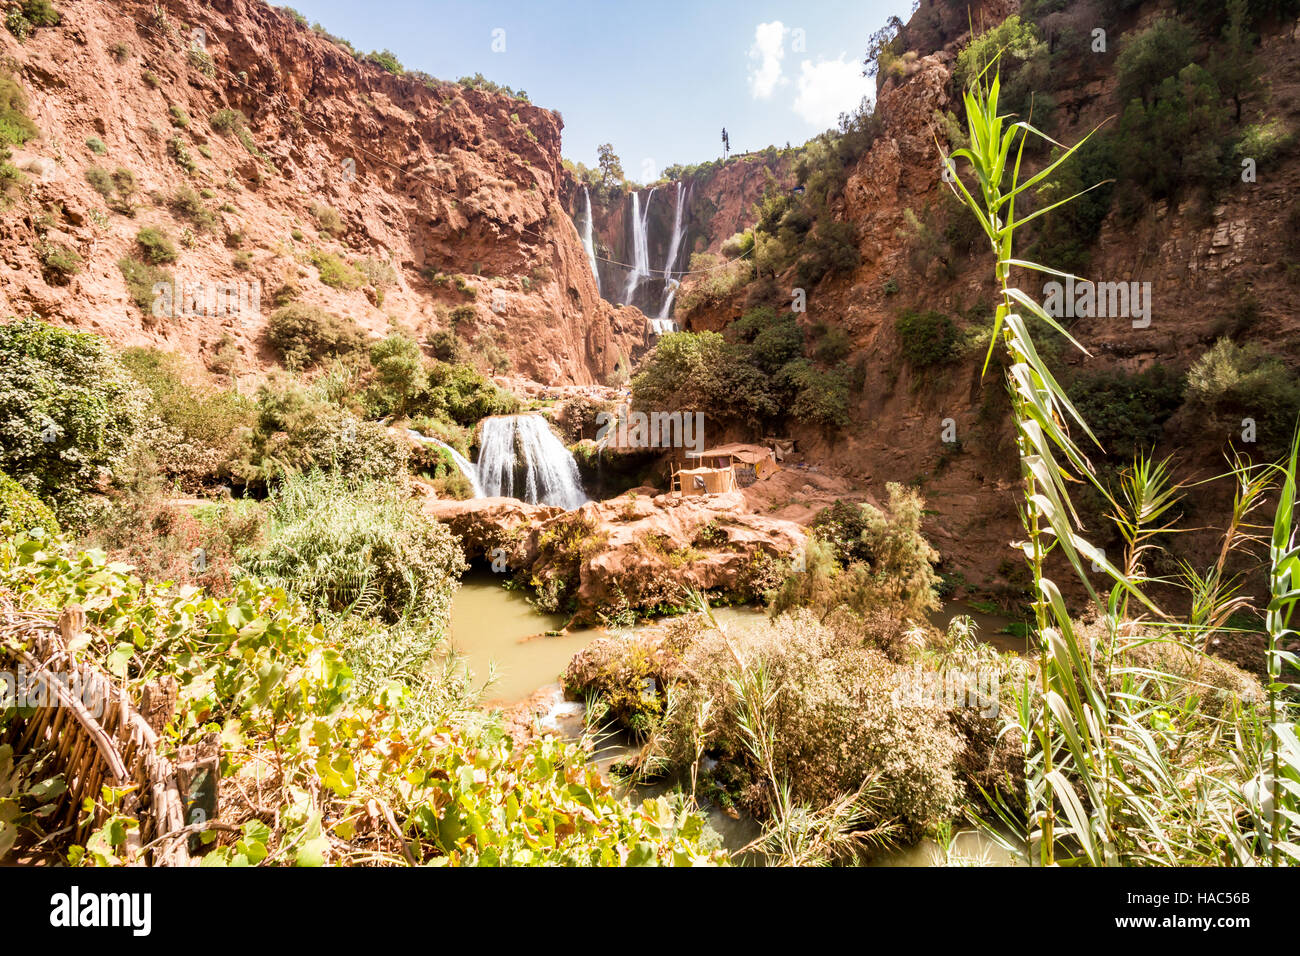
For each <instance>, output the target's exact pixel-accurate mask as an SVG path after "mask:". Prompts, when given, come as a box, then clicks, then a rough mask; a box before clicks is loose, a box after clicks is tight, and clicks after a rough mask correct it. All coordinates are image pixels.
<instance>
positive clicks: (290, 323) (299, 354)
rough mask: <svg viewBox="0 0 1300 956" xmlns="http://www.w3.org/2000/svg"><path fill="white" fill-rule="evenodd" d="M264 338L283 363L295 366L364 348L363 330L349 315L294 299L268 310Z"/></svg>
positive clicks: (336, 356)
mask: <svg viewBox="0 0 1300 956" xmlns="http://www.w3.org/2000/svg"><path fill="white" fill-rule="evenodd" d="M266 340H267V343H268V344H269V345H270V346H271V347H272V348H273V349H275V351H276V352H277V353H278V354H279V355H280V357H281V358H282V359H283V360H284V361H285V362H287V363H290V364H294V365H298V366H308V365H313V364H315V363H317V362H320V361H321V360H323V359H326V358H346V357H348V356H351V355H354V354H355V353H357V352H360V351H361V350H362V349H364V348H365V347H366V333H365V331H364V330H363V329H362V328H361V327H360V326H359V325H357V323H356V322H355V321H354V320H352V319H351V318H347V317H343V316H338V315H334V314H333V313H332V312H326V311H325V310H324V309H322V308H320V307H319V306H314V305H303V304H300V303H296V302H295V303H290V304H289V305H286V306H284V307H282V308H279V309H276V310H275V311H274V312H272V313H271V317H270V319H269V320H268V322H267V324H266Z"/></svg>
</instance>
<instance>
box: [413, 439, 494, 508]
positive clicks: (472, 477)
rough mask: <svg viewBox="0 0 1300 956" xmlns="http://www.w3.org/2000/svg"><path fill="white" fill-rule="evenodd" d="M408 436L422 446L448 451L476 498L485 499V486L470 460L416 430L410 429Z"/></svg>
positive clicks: (441, 442)
mask: <svg viewBox="0 0 1300 956" xmlns="http://www.w3.org/2000/svg"><path fill="white" fill-rule="evenodd" d="M406 434H408V435H410V436H411V438H412V439H413V440H415V441H418V442H421V443H422V444H425V445H437V446H438V447H439V448H445V449H447V453H448V454H450V455H451V460H452V461H453V462H455V464H456V467H457V468H459V469H460V473H461V474H462V475H464V476H465V477H466V478H467V479H468V480H469V484H470V487H471V488H473V489H474V497H475V498H482V497H483V486H482V485H480V484H479V481H478V472H477V471H475V470H474V466H473V465H472V464H470V461H469V459H468V458H466V457H465V456H464V455H462V454H461V453H460V452H458V451H457V450H456V449H454V448H452V447H451V446H450V445H448V444H447V443H446V442H445V441H440V440H439V439H437V438H434V437H432V436H431V435H422V434H420V433H419V432H417V431H416V430H415V429H414V428H408V429H407V430H406Z"/></svg>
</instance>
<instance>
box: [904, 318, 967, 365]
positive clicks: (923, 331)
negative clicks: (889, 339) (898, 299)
mask: <svg viewBox="0 0 1300 956" xmlns="http://www.w3.org/2000/svg"><path fill="white" fill-rule="evenodd" d="M894 330H895V331H896V332H897V333H898V338H899V341H900V342H901V343H902V348H903V357H904V358H905V359H907V361H909V362H910V363H912V366H913V367H914V368H917V369H926V368H930V367H932V366H935V365H942V364H943V363H945V362H948V361H951V360H952V359H953V358H955V357H956V355H957V326H956V325H954V324H953V321H952V319H950V318H948V316H946V315H944V314H943V313H942V312H935V311H933V310H931V311H928V312H915V311H912V310H910V309H909V310H908V311H906V312H903V313H901V314H900V315H899V316H898V318H897V319H896V320H895V322H894Z"/></svg>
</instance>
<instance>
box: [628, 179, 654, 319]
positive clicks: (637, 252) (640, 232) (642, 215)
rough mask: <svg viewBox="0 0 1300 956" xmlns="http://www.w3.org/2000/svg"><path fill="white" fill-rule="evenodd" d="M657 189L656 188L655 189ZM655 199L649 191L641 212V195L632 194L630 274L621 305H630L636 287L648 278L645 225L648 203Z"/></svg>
mask: <svg viewBox="0 0 1300 956" xmlns="http://www.w3.org/2000/svg"><path fill="white" fill-rule="evenodd" d="M655 188H658V187H655ZM654 198H655V190H654V189H651V190H650V192H649V194H648V195H647V196H646V197H645V211H644V212H642V210H641V195H640V194H639V193H635V192H634V193H632V274H631V275H629V276H628V277H627V288H625V289H624V290H623V304H624V305H631V304H632V297H633V296H634V295H636V289H637V286H639V285H640V284H641V280H642V279H648V278H649V277H650V244H649V243H648V242H647V241H646V223H647V222H648V220H649V218H650V201H651V200H652V199H654Z"/></svg>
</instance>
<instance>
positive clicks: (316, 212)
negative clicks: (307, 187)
mask: <svg viewBox="0 0 1300 956" xmlns="http://www.w3.org/2000/svg"><path fill="white" fill-rule="evenodd" d="M307 211H308V212H310V213H311V215H312V218H314V219H315V220H316V225H317V226H318V227H319V228H320V230H321V232H323V233H328V234H329V235H338V234H340V233H342V232H343V217H342V216H340V215H339V214H338V211H337V210H336V209H333V208H331V207H329V206H324V205H321V204H320V203H313V204H312V205H311V207H310V208H309V209H308V210H307Z"/></svg>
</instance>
